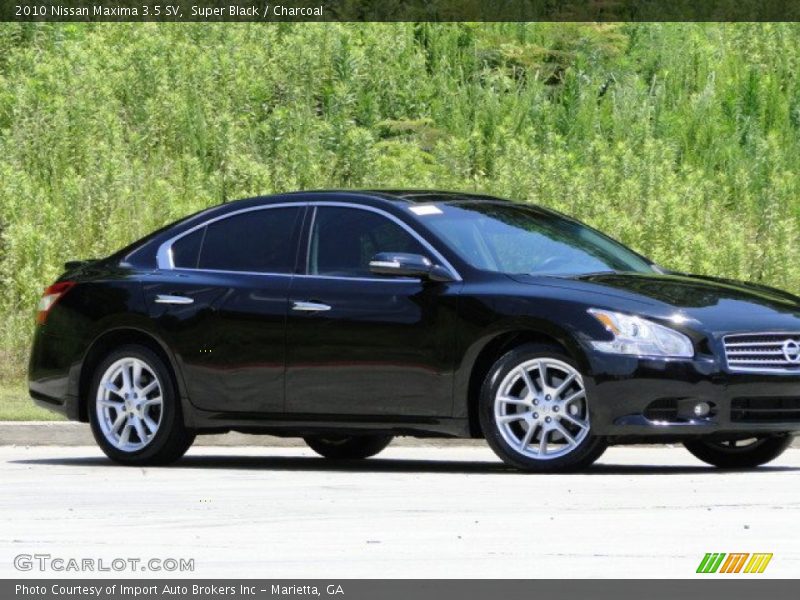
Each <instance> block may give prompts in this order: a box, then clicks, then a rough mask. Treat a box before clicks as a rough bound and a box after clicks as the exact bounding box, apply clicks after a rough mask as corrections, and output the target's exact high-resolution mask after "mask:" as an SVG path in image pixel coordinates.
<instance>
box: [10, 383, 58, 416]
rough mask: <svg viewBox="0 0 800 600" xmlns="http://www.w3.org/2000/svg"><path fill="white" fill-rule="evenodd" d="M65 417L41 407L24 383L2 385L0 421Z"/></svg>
mask: <svg viewBox="0 0 800 600" xmlns="http://www.w3.org/2000/svg"><path fill="white" fill-rule="evenodd" d="M61 420H63V417H61V416H60V415H57V414H56V413H53V412H50V411H49V410H45V409H43V408H39V407H38V406H36V405H35V404H34V403H33V400H31V399H30V397H29V396H28V389H27V388H26V387H25V385H24V384H20V383H18V384H13V383H5V384H3V385H0V421H61Z"/></svg>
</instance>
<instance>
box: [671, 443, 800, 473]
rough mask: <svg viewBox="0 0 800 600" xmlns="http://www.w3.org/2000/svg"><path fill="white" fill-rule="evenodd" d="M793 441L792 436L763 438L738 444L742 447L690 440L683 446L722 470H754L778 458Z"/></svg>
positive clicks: (735, 444)
mask: <svg viewBox="0 0 800 600" xmlns="http://www.w3.org/2000/svg"><path fill="white" fill-rule="evenodd" d="M792 439H793V438H792V436H791V435H782V436H770V437H761V438H755V440H753V441H751V442H750V443H749V444H743V443H742V441H740V442H738V443H739V444H741V445H737V442H736V441H733V440H732V441H722V442H712V441H708V440H690V441H687V442H684V443H683V445H684V446H686V449H687V450H688V451H689V452H691V453H692V454H693V455H694V456H695V457H697V458H699V459H700V460H702V461H703V462H705V463H708V464H710V465H713V466H715V467H719V468H720V469H754V468H755V467H758V466H761V465H763V464H766V463H768V462H770V461H773V460H775V459H776V458H778V457H779V456H780V455H781V454H783V453H784V452H785V451H786V449H787V448H788V447H789V446H791V445H792ZM743 441H744V442H746V441H747V440H743Z"/></svg>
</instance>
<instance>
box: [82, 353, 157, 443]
mask: <svg viewBox="0 0 800 600" xmlns="http://www.w3.org/2000/svg"><path fill="white" fill-rule="evenodd" d="M163 409H164V400H163V396H162V388H161V382H160V381H159V379H158V376H157V375H156V374H155V372H154V370H153V369H152V368H151V367H150V366H149V365H148V364H147V363H146V362H144V361H143V360H140V359H138V358H133V357H127V358H122V359H120V360H117V361H116V362H114V363H112V364H111V366H109V367H108V369H106V371H105V373H103V375H102V377H101V378H100V384H99V385H98V387H97V400H96V410H97V417H98V419H97V420H98V424H99V425H100V429H101V431H102V433H103V436H104V437H105V438H106V440H108V442H109V443H110V444H111V445H112V446H114V447H115V448H117V449H119V450H122V451H124V452H136V451H138V450H141V449H142V448H144V447H145V446H147V445H148V444H149V443H150V442H151V441H152V439H153V437H155V435H156V433H157V432H158V428H159V426H160V425H161V417H162V414H163Z"/></svg>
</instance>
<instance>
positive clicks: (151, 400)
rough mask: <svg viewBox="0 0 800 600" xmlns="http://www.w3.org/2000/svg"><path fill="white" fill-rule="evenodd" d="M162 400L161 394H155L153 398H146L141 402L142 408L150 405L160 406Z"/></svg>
mask: <svg viewBox="0 0 800 600" xmlns="http://www.w3.org/2000/svg"><path fill="white" fill-rule="evenodd" d="M161 404H162V400H161V396H156V397H155V398H148V399H147V400H145V401H144V402H142V408H149V407H150V406H161Z"/></svg>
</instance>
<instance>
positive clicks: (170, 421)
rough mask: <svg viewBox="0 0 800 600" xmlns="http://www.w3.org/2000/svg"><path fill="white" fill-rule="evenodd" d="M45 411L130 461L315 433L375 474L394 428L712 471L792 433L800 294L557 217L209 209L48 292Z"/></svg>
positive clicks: (329, 201) (35, 366)
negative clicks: (218, 442) (646, 457)
mask: <svg viewBox="0 0 800 600" xmlns="http://www.w3.org/2000/svg"><path fill="white" fill-rule="evenodd" d="M37 323H38V324H37V327H36V334H35V339H34V343H33V351H32V355H31V361H30V375H29V387H30V393H31V395H32V397H33V398H34V400H35V401H36V402H37V403H39V404H40V405H42V406H46V407H48V408H52V409H54V410H57V411H59V412H61V413H63V414H65V415H66V416H67V417H69V418H70V419H74V420H79V421H88V422H89V423H91V427H92V431H93V432H94V436H95V438H96V439H97V442H98V444H99V445H100V447H101V448H102V449H103V451H104V452H105V453H106V454H107V455H108V456H109V457H111V458H112V459H114V460H116V461H118V462H121V463H125V464H136V465H141V464H160V463H167V462H170V461H174V460H176V459H177V458H179V457H180V456H181V455H182V454H183V453H184V452H185V451H186V450H187V449H188V448H189V446H190V445H191V443H192V441H193V440H194V437H195V435H196V434H203V433H217V432H223V431H230V430H234V431H243V432H248V433H269V434H273V435H281V436H301V437H303V438H304V439H305V440H306V441H307V443H308V444H309V446H311V448H313V449H314V450H315V451H316V452H318V453H319V454H321V455H323V456H326V457H329V458H337V459H361V458H366V457H369V456H372V455H374V454H377V453H378V452H380V451H381V450H382V449H383V448H385V447H386V446H387V445H388V444H389V442H390V440H391V439H392V436H395V435H416V436H457V437H483V438H485V439H486V441H487V442H488V443H489V445H490V446H491V447H492V449H493V450H494V451H495V452H496V453H497V454H498V455H499V456H500V458H502V459H503V460H504V461H506V462H507V463H509V464H511V465H514V466H516V467H519V468H521V469H526V470H533V471H555V470H563V469H575V468H582V467H586V466H588V465H590V464H591V463H592V462H593V461H595V460H596V459H597V458H598V457H599V456H600V455H601V454H602V453H603V451H604V449H605V448H606V446H607V445H608V444H625V443H633V442H636V443H642V442H653V443H658V442H674V441H681V442H683V443H684V444H685V445H686V447H687V448H688V449H689V451H690V452H692V453H693V454H694V455H695V456H697V457H698V458H700V459H702V460H704V461H706V462H708V463H710V464H713V465H717V466H719V467H739V468H743V467H755V466H757V465H760V464H763V463H766V462H768V461H770V460H772V459H774V458H776V457H777V456H778V455H779V454H781V452H783V451H784V450H785V449H786V448H787V447H788V446H789V444H790V443H791V439H792V435H793V433H794V432H796V431H798V430H800V299H798V298H797V297H796V296H793V295H791V294H789V293H786V292H782V291H779V290H775V289H772V288H768V287H764V286H761V285H753V284H744V283H737V282H733V281H728V280H722V279H715V278H710V277H699V276H693V275H685V274H679V273H671V272H668V271H666V270H664V269H662V268H660V267H658V266H657V265H655V264H653V263H652V262H651V261H649V260H648V259H646V258H644V257H642V256H640V255H639V254H636V253H635V252H633V251H631V250H629V249H627V248H625V247H624V246H622V245H620V244H619V243H617V242H615V241H613V240H611V239H610V238H608V237H606V236H605V235H603V234H601V233H599V232H597V231H595V230H593V229H591V228H589V227H587V226H585V225H582V224H581V223H578V222H576V221H574V220H572V219H569V218H567V217H564V216H562V215H559V214H557V213H555V212H552V211H550V210H545V209H543V208H537V207H534V206H530V205H521V204H515V203H512V202H509V201H505V200H499V199H496V198H491V197H487V196H477V195H469V194H458V193H450V192H430V191H322V192H305V193H293V194H285V195H280V196H272V197H262V198H252V199H248V200H240V201H238V202H233V203H229V204H225V205H221V206H217V207H214V208H210V209H208V210H205V211H203V212H200V213H198V214H196V215H194V216H191V217H188V218H186V219H184V220H182V221H179V222H177V223H175V224H173V225H170V226H168V227H166V228H164V229H161V230H160V231H157V232H156V233H153V234H152V235H150V236H148V237H146V238H144V239H142V240H140V241H139V242H136V243H134V244H133V245H131V246H129V247H127V248H125V249H123V250H121V251H119V252H117V253H116V254H114V255H112V256H110V257H108V258H105V259H102V260H92V261H83V262H74V263H67V272H66V273H64V275H62V276H61V278H60V279H59V280H58V281H57V282H56V283H54V284H53V285H52V286H50V287H49V288H48V289H47V290H46V291H45V293H44V296H43V297H42V300H41V303H40V306H39V312H38V315H37Z"/></svg>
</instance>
